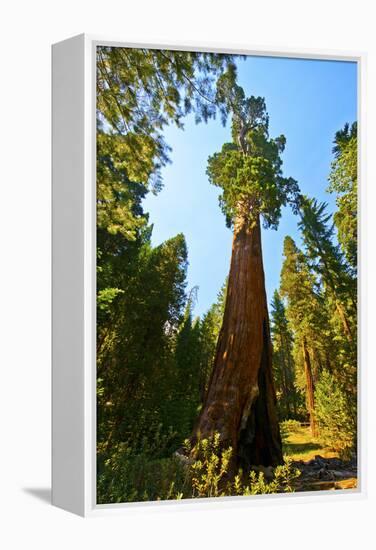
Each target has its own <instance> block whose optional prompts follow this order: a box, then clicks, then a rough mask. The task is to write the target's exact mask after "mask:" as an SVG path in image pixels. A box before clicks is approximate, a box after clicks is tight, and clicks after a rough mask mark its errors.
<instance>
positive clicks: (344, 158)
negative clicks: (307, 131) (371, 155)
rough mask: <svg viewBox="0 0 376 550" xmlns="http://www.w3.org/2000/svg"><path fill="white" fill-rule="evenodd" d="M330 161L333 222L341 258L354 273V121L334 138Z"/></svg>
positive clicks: (356, 148) (356, 147)
mask: <svg viewBox="0 0 376 550" xmlns="http://www.w3.org/2000/svg"><path fill="white" fill-rule="evenodd" d="M333 153H334V161H333V162H332V167H331V171H330V174H329V188H328V191H329V192H331V193H336V194H337V198H336V203H337V212H335V214H334V223H335V224H336V227H337V232H338V241H339V243H340V245H341V248H342V251H343V253H344V254H345V257H346V259H347V261H348V263H349V264H350V266H351V268H352V269H353V271H354V273H356V269H357V234H358V231H357V225H358V216H357V213H358V140H357V123H356V122H354V123H353V124H352V125H351V127H350V126H349V124H345V126H344V128H343V129H342V130H340V131H338V132H337V133H336V135H335V139H334V147H333Z"/></svg>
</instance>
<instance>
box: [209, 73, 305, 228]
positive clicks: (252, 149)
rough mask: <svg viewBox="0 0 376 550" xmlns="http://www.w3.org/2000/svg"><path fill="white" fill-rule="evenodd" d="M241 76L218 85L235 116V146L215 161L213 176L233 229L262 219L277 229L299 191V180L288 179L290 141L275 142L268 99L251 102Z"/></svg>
mask: <svg viewBox="0 0 376 550" xmlns="http://www.w3.org/2000/svg"><path fill="white" fill-rule="evenodd" d="M235 76H236V75H234V74H232V73H231V74H230V75H229V73H225V74H224V75H223V76H222V77H221V78H220V79H219V85H218V87H219V90H220V94H219V98H220V100H221V101H222V102H223V103H224V104H226V105H227V107H228V109H229V110H230V111H231V112H232V114H233V119H232V133H233V142H232V143H226V144H224V145H223V147H222V150H221V152H219V153H215V154H214V155H213V156H211V157H209V160H208V168H207V174H208V177H209V180H210V182H211V183H212V184H213V185H216V186H218V187H220V188H221V189H222V194H221V195H220V205H221V208H222V210H223V213H224V214H225V216H226V220H227V223H228V225H231V224H233V223H235V221H236V220H237V219H242V220H244V221H246V222H247V223H249V224H253V223H256V222H257V220H258V217H259V215H260V214H261V215H262V217H263V221H264V225H265V227H273V228H277V226H278V222H279V218H280V216H281V208H282V206H285V205H286V204H287V203H291V204H295V201H296V196H297V193H298V190H299V188H298V185H297V183H296V181H295V180H293V179H292V178H284V177H283V176H282V159H281V154H282V152H283V150H284V148H285V143H286V139H285V137H284V136H279V137H277V138H275V139H271V138H270V137H269V131H268V125H269V118H268V114H267V112H266V106H265V101H264V99H263V98H261V97H253V96H251V97H249V98H246V97H245V94H244V91H243V89H242V88H241V87H240V86H238V85H237V84H236V83H235V82H234V80H233V79H234V78H235Z"/></svg>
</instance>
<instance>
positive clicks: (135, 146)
mask: <svg viewBox="0 0 376 550" xmlns="http://www.w3.org/2000/svg"><path fill="white" fill-rule="evenodd" d="M232 59H233V56H229V55H225V54H213V53H199V52H178V51H168V50H152V49H143V48H118V47H108V46H99V47H98V48H97V120H98V128H99V129H100V130H104V131H105V132H106V133H108V134H110V135H111V136H112V135H118V136H123V139H122V140H120V142H119V143H120V144H121V147H122V148H123V149H124V150H125V151H126V153H128V154H127V155H126V158H127V159H130V161H131V163H132V166H133V169H132V172H133V175H135V174H137V176H136V177H135V178H134V179H135V181H143V183H147V182H149V183H150V184H151V185H152V187H153V188H154V189H156V190H158V189H159V188H160V186H161V183H162V181H161V175H160V169H161V167H162V166H163V165H165V164H166V163H167V162H168V160H169V156H168V155H169V150H170V148H169V147H168V145H167V144H166V143H165V140H164V137H163V129H164V128H165V126H166V125H168V124H170V123H174V124H176V125H177V126H178V127H183V121H182V119H183V118H184V117H185V116H186V115H187V114H189V113H194V116H195V119H196V122H200V121H205V122H206V121H207V120H208V119H209V118H212V117H214V116H215V114H216V111H217V104H216V102H215V93H216V87H215V80H216V78H217V76H218V75H220V74H221V73H222V71H223V70H224V68H225V67H226V65H227V64H228V63H229V62H230V61H232ZM221 114H222V116H225V110H224V109H223V108H222V109H221ZM122 156H123V155H122ZM140 173H141V174H144V175H145V176H146V178H144V179H142V180H141V179H139V175H138V174H140ZM129 177H130V178H131V179H133V177H132V176H131V175H130V176H129Z"/></svg>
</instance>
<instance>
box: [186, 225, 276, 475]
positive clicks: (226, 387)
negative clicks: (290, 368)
mask: <svg viewBox="0 0 376 550" xmlns="http://www.w3.org/2000/svg"><path fill="white" fill-rule="evenodd" d="M271 360H272V346H271V339H270V329H269V318H268V309H267V301H266V292H265V278H264V270H263V263H262V249H261V231H260V222H259V219H257V222H255V223H254V224H253V226H250V224H249V223H247V222H246V221H245V220H244V219H242V218H239V219H238V220H237V221H236V223H235V227H234V238H233V245H232V257H231V266H230V273H229V279H228V289H227V296H226V304H225V310H224V316H223V323H222V328H221V331H220V334H219V338H218V343H217V350H216V356H215V360H214V366H213V371H212V375H211V379H210V382H209V387H208V391H207V394H206V398H205V402H204V405H203V408H202V411H201V414H200V416H199V418H198V421H197V424H196V427H195V430H194V434H193V438H192V439H193V442H194V441H195V440H197V439H198V438H206V437H210V436H211V435H213V434H214V433H215V432H219V433H220V436H221V442H222V446H223V447H224V448H225V447H228V446H231V447H232V448H233V456H234V461H235V464H234V465H235V466H242V467H243V468H245V469H247V468H249V467H250V466H251V465H264V466H270V465H272V466H275V465H277V464H280V463H281V462H282V461H283V457H282V450H281V437H280V431H279V424H278V419H277V411H276V398H275V390H274V384H273V378H272V363H271Z"/></svg>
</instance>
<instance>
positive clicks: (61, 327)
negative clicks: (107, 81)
mask: <svg viewBox="0 0 376 550" xmlns="http://www.w3.org/2000/svg"><path fill="white" fill-rule="evenodd" d="M97 45H112V46H124V47H148V48H157V49H159V48H163V49H166V48H167V49H175V50H194V51H213V52H221V53H234V54H235V53H236V54H247V55H258V56H265V55H267V56H278V57H299V58H304V59H327V60H329V59H330V60H347V61H354V62H356V63H357V66H358V121H359V136H360V140H359V151H358V155H359V175H360V182H361V183H360V186H359V189H360V191H359V212H360V215H359V222H358V223H359V234H360V239H359V249H360V270H359V282H358V295H359V303H360V306H358V318H359V329H358V349H359V352H358V354H359V355H358V365H359V368H358V404H359V407H358V410H359V413H358V426H359V430H358V467H359V476H358V487H357V489H351V490H339V491H320V492H316V493H311V492H310V493H295V494H291V495H286V494H284V495H280V494H276V495H267V496H264V495H262V496H257V497H255V496H252V497H225V498H213V499H200V500H197V499H195V500H182V501H165V502H148V503H124V504H107V505H97V503H96V399H95V388H96V365H95V340H96V301H95V300H96V254H95V248H96V211H95V196H96V181H95V161H96V159H95V151H96V142H95V140H96V131H95V128H96V126H95V101H96V99H95V98H96V96H95V93H96V92H95V74H96V56H95V49H96V46H97ZM365 71H366V56H365V54H364V53H344V52H333V51H319V50H317V51H312V50H304V51H303V50H299V51H297V50H286V49H283V50H281V51H276V50H274V49H267V48H265V47H263V48H257V47H250V46H245V47H244V48H238V47H237V48H231V46H229V45H227V44H204V43H202V44H201V43H200V44H188V43H184V44H179V43H174V44H134V43H132V44H130V43H126V42H124V41H119V40H113V39H108V38H101V37H96V36H90V35H85V34H82V35H79V36H76V37H73V38H69V39H68V40H65V41H63V42H59V43H57V44H54V45H53V47H52V100H53V104H52V189H53V192H52V218H53V221H52V241H53V245H52V246H53V251H52V301H53V308H52V309H53V311H52V503H53V504H54V505H55V506H58V507H60V508H63V509H65V510H68V511H70V512H73V513H76V514H79V515H81V516H92V515H98V514H112V513H115V512H119V511H126V510H128V511H129V510H131V509H136V508H140V507H144V506H148V507H152V508H155V509H159V508H160V507H162V506H163V507H166V506H167V507H171V508H180V509H181V507H193V506H194V507H195V508H196V509H197V508H201V507H202V506H205V507H218V506H220V507H222V506H224V505H226V506H231V507H233V506H242V507H244V506H250V505H252V506H253V505H261V504H262V505H267V504H268V502H269V501H270V499H274V500H277V501H280V502H286V500H287V499H288V500H289V501H290V499H293V500H296V499H299V501H302V502H303V501H304V502H307V501H311V500H313V499H314V500H315V501H317V500H318V499H326V498H331V499H333V498H334V499H343V498H346V499H349V498H352V499H354V498H364V497H365V495H366V449H365V437H364V430H365V422H366V402H365V390H364V388H365V385H366V368H365V363H364V360H363V353H362V351H363V350H364V349H365V341H364V338H365V337H364V334H365V331H364V330H363V328H364V323H365V307H366V300H365V280H364V273H363V265H364V254H365V247H364V234H365V225H364V221H363V219H362V215H361V213H362V210H363V206H364V204H365V200H366V198H365V181H364V174H365V158H364V136H365V114H364V112H363V105H364V93H365Z"/></svg>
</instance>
